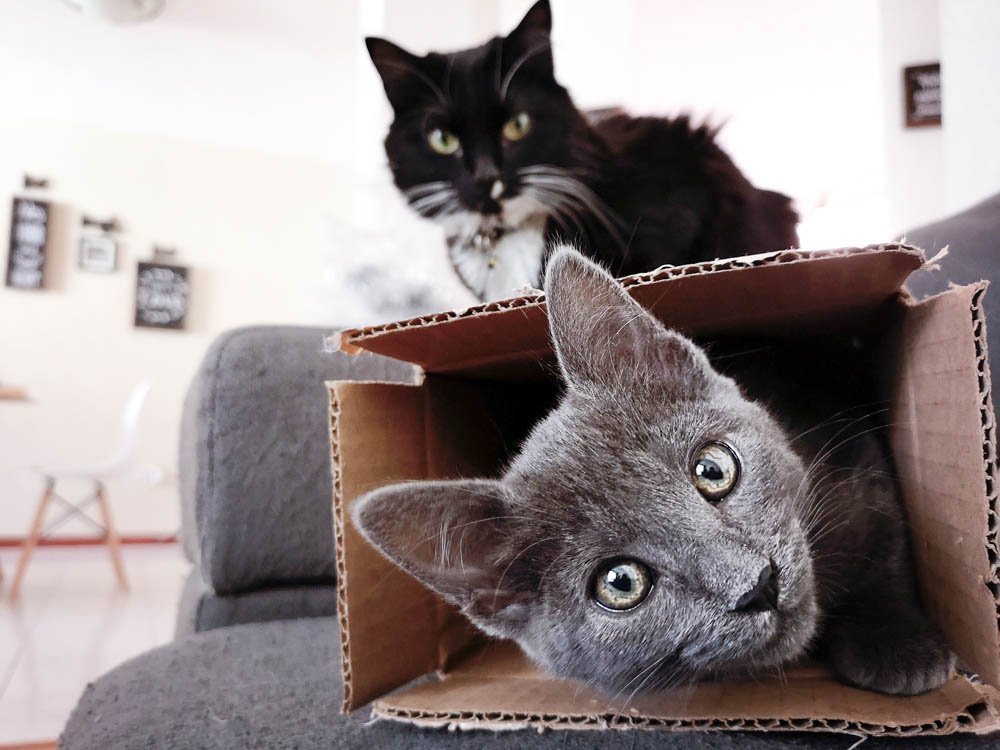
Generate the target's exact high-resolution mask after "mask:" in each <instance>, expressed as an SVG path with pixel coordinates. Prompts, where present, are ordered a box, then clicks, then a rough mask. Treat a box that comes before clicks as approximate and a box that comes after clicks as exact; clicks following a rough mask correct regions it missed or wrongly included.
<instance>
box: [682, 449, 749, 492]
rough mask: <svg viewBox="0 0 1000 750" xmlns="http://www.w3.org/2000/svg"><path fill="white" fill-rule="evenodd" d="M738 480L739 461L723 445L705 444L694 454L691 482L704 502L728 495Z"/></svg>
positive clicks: (731, 451) (731, 450)
mask: <svg viewBox="0 0 1000 750" xmlns="http://www.w3.org/2000/svg"><path fill="white" fill-rule="evenodd" d="M739 478H740V461H739V459H738V458H737V457H736V454H735V453H734V452H733V449H732V448H730V447H729V446H728V445H725V444H724V443H705V445H703V446H701V448H699V449H698V450H697V452H696V453H695V454H694V461H693V462H692V464H691V481H692V482H693V483H694V486H695V487H697V488H698V492H700V493H701V494H702V496H703V497H704V498H705V499H706V500H711V501H712V502H716V501H718V500H721V499H722V498H724V497H725V496H726V495H728V494H729V493H730V492H731V491H732V489H733V487H735V486H736V482H737V480H739Z"/></svg>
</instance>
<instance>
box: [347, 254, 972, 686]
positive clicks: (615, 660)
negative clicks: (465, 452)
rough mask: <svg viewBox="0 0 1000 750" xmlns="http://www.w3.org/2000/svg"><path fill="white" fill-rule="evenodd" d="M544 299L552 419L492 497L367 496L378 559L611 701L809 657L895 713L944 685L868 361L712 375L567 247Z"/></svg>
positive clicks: (822, 360) (946, 664)
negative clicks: (894, 701) (872, 404)
mask: <svg viewBox="0 0 1000 750" xmlns="http://www.w3.org/2000/svg"><path fill="white" fill-rule="evenodd" d="M546 295H547V301H548V316H549V325H550V330H551V335H552V338H553V341H554V343H555V349H556V354H557V357H558V361H559V366H560V369H561V372H562V375H563V378H564V380H565V384H566V391H565V394H564V395H563V397H562V398H561V401H560V403H559V405H558V406H557V408H555V409H554V410H553V411H552V412H551V413H550V414H549V415H548V416H547V417H545V418H544V419H543V420H542V421H541V422H540V423H539V424H538V425H536V426H535V428H534V430H533V431H532V433H531V435H530V436H529V437H528V438H527V439H526V440H525V442H524V444H523V447H522V449H521V452H520V454H519V455H517V456H516V457H515V458H514V459H513V460H512V461H511V463H510V465H509V467H508V468H507V469H506V471H505V472H504V473H503V476H502V477H501V478H500V479H498V480H492V479H477V480H456V481H429V482H413V483H407V484H397V485H392V486H389V487H384V488H382V489H379V490H376V491H374V492H371V493H369V494H368V495H366V496H365V497H363V498H361V499H360V500H359V502H358V503H357V504H356V506H355V510H354V516H353V517H354V523H355V524H356V526H357V527H358V528H359V529H360V530H361V531H362V533H363V534H364V535H365V536H366V537H367V538H368V539H369V540H370V541H371V542H372V544H374V545H375V546H376V547H377V548H378V549H380V550H381V551H382V552H383V554H385V555H386V556H387V557H388V558H389V559H391V560H393V561H394V562H395V563H397V564H398V565H400V566H401V567H402V568H404V569H405V570H407V571H409V572H410V573H411V574H413V575H414V576H415V577H416V578H418V579H419V580H421V581H423V582H424V583H425V584H427V585H428V586H430V587H431V588H433V589H434V590H436V591H437V592H439V593H440V594H441V595H442V596H444V597H445V598H446V599H448V600H449V601H452V602H454V603H455V604H457V605H459V606H460V607H461V609H462V611H463V612H464V613H465V614H466V615H467V616H468V617H469V618H470V619H471V620H472V622H474V623H475V624H476V625H477V626H478V627H479V628H481V629H482V630H483V631H485V632H486V633H488V634H490V635H493V636H498V637H501V638H511V639H514V640H515V641H517V643H518V644H520V646H521V647H522V648H523V649H524V651H525V652H526V653H527V654H528V655H529V656H530V657H531V658H532V659H533V660H534V661H535V662H536V663H537V664H538V665H540V666H541V667H542V668H544V669H546V670H547V671H549V672H551V673H552V674H555V675H559V676H564V677H572V678H576V679H580V680H584V681H586V682H588V683H590V684H591V685H593V686H595V687H597V688H598V689H601V690H603V691H605V692H607V693H609V694H623V693H629V694H633V693H638V692H650V691H655V690H662V689H665V688H669V687H673V686H675V685H678V684H682V683H687V682H691V681H693V680H698V679H706V678H713V677H718V676H720V675H731V674H734V673H736V674H739V673H745V672H751V673H752V672H759V671H761V670H762V669H766V668H776V667H780V666H781V665H783V664H786V663H788V662H790V661H793V660H795V659H796V658H797V657H799V656H801V655H802V654H803V653H805V652H806V651H807V650H809V651H812V652H815V653H819V654H821V655H823V656H825V658H826V659H827V661H828V663H829V664H830V665H831V666H832V668H833V669H834V670H835V671H836V673H837V674H838V675H839V676H840V677H841V678H842V679H844V680H845V681H846V682H848V683H851V684H854V685H857V686H860V687H864V688H869V689H871V690H877V691H881V692H885V693H893V694H901V695H908V694H915V693H921V692H924V691H926V690H930V689H933V688H935V687H938V686H939V685H941V684H942V683H944V682H945V681H946V680H947V679H948V678H949V677H950V675H951V673H952V670H953V667H954V657H953V656H952V653H951V651H950V650H949V648H948V646H947V645H946V642H945V639H944V637H943V636H942V634H941V632H940V631H939V630H938V628H937V627H936V626H935V625H934V624H933V623H932V622H931V621H930V619H929V618H928V617H927V615H926V614H925V613H924V610H923V608H922V607H921V604H920V601H919V596H918V593H917V587H916V583H915V580H914V574H913V566H912V559H911V555H910V551H909V540H908V536H907V531H906V523H905V518H904V514H903V508H902V505H901V503H900V500H899V497H898V493H897V489H896V486H895V482H894V481H893V479H892V474H891V466H890V465H889V458H888V454H887V451H886V448H885V446H884V445H883V440H884V431H883V430H881V429H880V428H879V427H877V426H873V425H875V422H874V419H873V416H874V415H872V414H871V413H870V412H871V410H870V409H865V408H863V407H864V402H863V401H862V400H859V394H864V393H865V390H864V388H862V379H861V378H860V376H859V375H858V373H859V371H860V369H861V368H860V366H857V367H856V366H854V364H852V363H854V361H855V360H857V359H858V357H852V354H851V352H852V351H854V350H857V348H858V347H857V346H855V347H853V349H852V348H851V347H848V348H847V349H845V350H844V351H842V352H841V351H831V350H830V349H828V348H825V347H821V346H816V345H815V344H816V342H815V341H813V342H812V344H813V345H812V346H805V345H803V344H802V342H792V343H789V344H787V345H786V346H785V347H784V348H783V349H781V348H780V347H779V348H778V349H769V350H767V351H766V352H765V353H764V354H760V353H758V354H757V355H753V354H752V353H751V354H750V355H749V356H748V355H742V356H741V355H740V354H739V353H737V354H736V355H731V354H725V353H724V352H725V348H724V347H723V348H721V349H717V350H715V349H714V350H713V354H714V356H715V361H716V366H713V364H712V363H711V361H710V359H709V356H708V355H707V354H706V353H705V351H704V350H702V349H701V348H699V347H698V346H696V345H695V344H694V343H693V342H691V341H690V340H688V339H686V338H684V337H683V336H681V335H679V334H677V333H675V332H672V331H669V330H667V329H666V328H664V326H663V325H662V324H660V323H659V322H658V321H657V320H655V319H654V318H653V317H652V316H651V315H650V314H649V313H648V312H646V311H645V310H644V309H643V308H642V307H641V306H640V305H638V304H637V303H636V302H635V301H633V300H632V299H631V298H630V297H629V296H628V295H627V294H626V293H625V291H624V290H623V288H622V287H621V286H620V285H619V284H618V283H617V282H615V281H614V280H613V279H612V278H611V277H610V276H609V275H608V274H607V273H606V272H605V271H604V270H602V269H601V268H599V267H598V266H596V265H595V264H594V263H592V262H591V261H589V260H586V259H585V258H584V257H583V256H581V255H579V254H578V253H576V252H575V251H573V250H569V249H563V250H560V251H558V252H557V253H556V254H555V255H554V256H553V258H552V261H551V263H550V265H549V270H548V274H547V277H546ZM719 351H722V352H723V353H722V354H719ZM726 368H728V369H730V370H733V369H734V368H735V370H737V371H738V372H732V373H730V374H732V375H734V377H735V378H736V380H734V379H732V378H730V377H728V376H726V375H723V374H721V373H720V371H719V370H720V369H726ZM737 382H739V385H737ZM765 404H766V406H765ZM845 407H846V408H845Z"/></svg>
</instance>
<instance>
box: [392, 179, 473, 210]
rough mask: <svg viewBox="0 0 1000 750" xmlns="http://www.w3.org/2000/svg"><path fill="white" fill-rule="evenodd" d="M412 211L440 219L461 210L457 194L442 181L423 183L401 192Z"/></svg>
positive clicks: (449, 185) (448, 184)
mask: <svg viewBox="0 0 1000 750" xmlns="http://www.w3.org/2000/svg"><path fill="white" fill-rule="evenodd" d="M403 194H404V195H405V196H406V199H407V201H408V202H409V204H410V207H411V208H413V210H414V211H417V212H418V213H421V214H423V215H425V216H430V217H432V218H442V217H444V216H450V215H452V214H456V213H458V212H459V211H461V210H462V204H461V201H459V199H458V193H457V192H456V190H455V188H454V187H452V186H451V184H450V183H448V182H444V181H440V180H439V181H434V182H423V183H421V184H419V185H414V186H413V187H411V188H408V189H406V190H404V191H403Z"/></svg>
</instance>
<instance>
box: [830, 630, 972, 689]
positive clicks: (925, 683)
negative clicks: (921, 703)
mask: <svg viewBox="0 0 1000 750" xmlns="http://www.w3.org/2000/svg"><path fill="white" fill-rule="evenodd" d="M909 624H910V625H911V627H906V623H899V624H897V625H896V626H893V627H882V628H879V627H864V626H842V627H840V628H837V632H835V633H831V636H832V638H831V639H830V640H831V642H830V643H829V644H828V648H827V653H828V655H829V658H830V662H831V666H832V667H833V668H834V670H835V671H836V672H837V673H838V674H839V675H840V677H841V678H842V679H844V680H845V681H847V682H849V683H851V684H852V685H857V686H858V687H862V688H865V689H867V690H875V691H877V692H880V693H889V694H890V695H917V694H918V693H926V692H927V691H928V690H934V689H935V688H938V687H941V685H943V684H944V683H945V682H947V681H948V680H949V679H950V678H951V675H952V673H953V672H954V669H955V656H954V654H952V652H951V649H950V648H948V645H947V643H946V642H945V640H944V637H943V636H942V635H941V633H940V631H938V629H937V628H936V627H934V626H933V625H931V624H930V623H929V622H923V623H912V622H911V623H909Z"/></svg>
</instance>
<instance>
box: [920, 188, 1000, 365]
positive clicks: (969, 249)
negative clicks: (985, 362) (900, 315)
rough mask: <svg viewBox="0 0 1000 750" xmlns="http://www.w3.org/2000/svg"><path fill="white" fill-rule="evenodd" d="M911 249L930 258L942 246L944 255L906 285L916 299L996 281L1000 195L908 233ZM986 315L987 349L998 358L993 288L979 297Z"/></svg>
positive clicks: (997, 305)
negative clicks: (956, 286)
mask: <svg viewBox="0 0 1000 750" xmlns="http://www.w3.org/2000/svg"><path fill="white" fill-rule="evenodd" d="M904 236H905V239H906V241H907V242H908V243H910V244H911V245H916V246H917V247H922V248H923V249H924V250H926V251H927V255H928V256H933V255H934V254H935V253H936V252H937V251H938V250H940V249H941V248H943V247H944V246H945V245H947V246H948V255H947V257H945V258H944V259H943V260H942V261H941V269H940V270H938V271H918V272H917V273H915V274H913V276H911V277H910V278H909V280H908V281H907V282H906V286H907V288H908V289H909V290H910V292H911V293H913V294H914V295H915V296H916V297H918V298H923V297H925V296H927V295H928V294H937V293H938V292H943V291H945V289H947V288H948V282H949V281H953V282H955V283H956V284H970V283H972V282H974V281H979V280H980V279H987V280H988V281H996V280H998V279H1000V193H997V194H996V195H994V196H993V197H992V198H987V199H986V200H984V201H982V202H981V203H977V204H976V205H975V206H973V207H972V208H970V209H968V210H966V211H962V212H961V213H958V214H955V215H954V216H949V217H947V218H945V219H942V220H941V221H936V222H934V223H933V224H927V225H926V226H922V227H918V228H917V229H911V230H910V231H908V232H907V233H906V234H905V235H904ZM983 309H984V310H985V311H986V324H987V325H986V332H987V333H986V335H987V345H988V346H989V349H990V351H991V352H993V356H991V357H990V360H991V362H997V361H998V360H997V357H1000V289H998V288H997V287H996V286H993V287H992V288H991V289H989V290H988V291H987V292H986V295H985V296H984V297H983Z"/></svg>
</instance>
